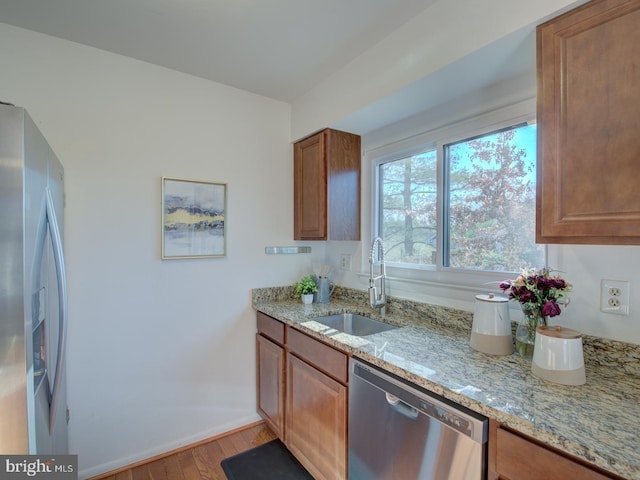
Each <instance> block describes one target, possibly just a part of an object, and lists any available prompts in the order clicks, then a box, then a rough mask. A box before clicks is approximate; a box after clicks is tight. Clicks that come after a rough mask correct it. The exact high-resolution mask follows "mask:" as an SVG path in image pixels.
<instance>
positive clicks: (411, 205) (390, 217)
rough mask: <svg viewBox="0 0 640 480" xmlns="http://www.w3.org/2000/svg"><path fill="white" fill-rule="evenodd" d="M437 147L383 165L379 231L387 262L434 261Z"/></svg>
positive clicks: (421, 263)
mask: <svg viewBox="0 0 640 480" xmlns="http://www.w3.org/2000/svg"><path fill="white" fill-rule="evenodd" d="M436 172H437V154H436V150H430V151H427V152H423V153H420V154H418V155H413V156H410V157H406V158H401V159H400V160H395V161H391V162H387V163H383V164H381V165H380V172H379V178H380V187H381V190H382V192H381V200H382V204H381V216H380V232H381V234H382V235H381V237H382V239H383V242H384V245H385V259H386V261H388V262H398V263H408V264H412V265H435V253H436V238H437V234H438V230H437V217H438V210H437V208H436V203H437V192H438V190H437V185H438V182H437V179H438V176H437V173H436Z"/></svg>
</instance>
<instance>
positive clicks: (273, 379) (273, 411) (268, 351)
mask: <svg viewBox="0 0 640 480" xmlns="http://www.w3.org/2000/svg"><path fill="white" fill-rule="evenodd" d="M256 357H257V359H256V360H257V388H258V413H259V414H260V416H261V417H262V418H264V420H265V422H266V423H267V425H268V426H269V427H270V428H271V430H273V433H275V434H276V435H277V436H278V437H279V438H280V439H284V437H283V434H284V428H283V427H284V367H285V356H284V349H283V348H282V347H281V346H279V345H276V344H275V343H273V342H272V341H270V340H268V339H267V338H265V337H263V336H262V335H256Z"/></svg>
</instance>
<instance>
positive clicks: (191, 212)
mask: <svg viewBox="0 0 640 480" xmlns="http://www.w3.org/2000/svg"><path fill="white" fill-rule="evenodd" d="M226 215H227V184H226V183H215V182H205V181H198V180H188V179H183V178H173V177H162V232H161V233H162V234H161V237H162V259H163V260H173V259H187V258H216V257H224V256H226V249H227V248H226V245H227V240H226V238H227V232H226V220H227V218H226Z"/></svg>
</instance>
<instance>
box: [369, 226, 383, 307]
mask: <svg viewBox="0 0 640 480" xmlns="http://www.w3.org/2000/svg"><path fill="white" fill-rule="evenodd" d="M376 247H378V258H379V259H380V275H378V276H374V275H373V264H374V262H375V256H376V255H375V254H376ZM386 278H387V274H386V271H385V266H384V246H383V244H382V239H381V238H380V237H376V238H375V239H374V240H373V242H372V243H371V250H370V251H369V305H371V308H377V309H378V310H379V311H380V315H384V314H385V313H386V307H387V294H386V293H385V279H386ZM376 280H380V294H378V289H377V288H376Z"/></svg>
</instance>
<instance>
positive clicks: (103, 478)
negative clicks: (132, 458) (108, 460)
mask: <svg viewBox="0 0 640 480" xmlns="http://www.w3.org/2000/svg"><path fill="white" fill-rule="evenodd" d="M275 438H276V436H275V435H274V434H273V433H271V431H270V430H269V429H268V428H267V427H266V426H265V425H264V423H262V422H260V423H258V424H254V425H251V426H249V427H247V428H243V429H238V430H234V431H233V432H230V433H228V434H224V435H221V436H218V437H216V438H213V439H211V440H208V441H206V442H201V443H199V444H196V445H192V446H190V447H188V448H187V449H182V450H179V451H178V450H177V451H175V452H172V453H170V454H168V455H166V456H160V457H155V458H154V459H151V460H149V461H147V462H139V463H137V464H136V465H133V466H131V467H130V468H126V469H121V470H118V471H115V472H110V473H107V474H105V475H100V476H98V477H93V479H92V480H98V479H100V480H201V479H202V480H204V479H207V480H227V477H226V475H225V474H224V472H223V471H222V467H221V466H220V462H221V461H222V460H224V459H225V458H227V457H231V456H233V455H235V454H237V453H241V452H244V451H246V450H250V449H251V448H253V447H257V446H258V445H262V444H263V443H266V442H268V441H270V440H273V439H275Z"/></svg>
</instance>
